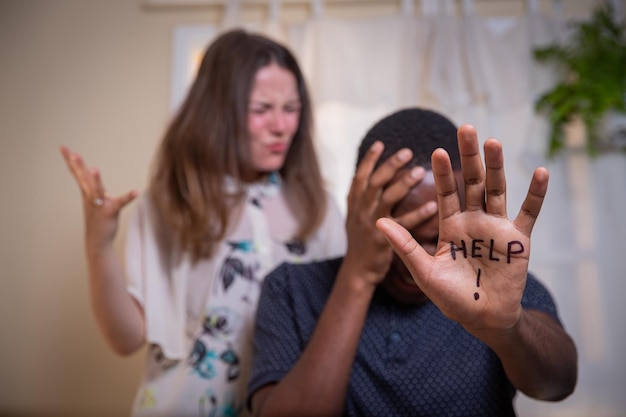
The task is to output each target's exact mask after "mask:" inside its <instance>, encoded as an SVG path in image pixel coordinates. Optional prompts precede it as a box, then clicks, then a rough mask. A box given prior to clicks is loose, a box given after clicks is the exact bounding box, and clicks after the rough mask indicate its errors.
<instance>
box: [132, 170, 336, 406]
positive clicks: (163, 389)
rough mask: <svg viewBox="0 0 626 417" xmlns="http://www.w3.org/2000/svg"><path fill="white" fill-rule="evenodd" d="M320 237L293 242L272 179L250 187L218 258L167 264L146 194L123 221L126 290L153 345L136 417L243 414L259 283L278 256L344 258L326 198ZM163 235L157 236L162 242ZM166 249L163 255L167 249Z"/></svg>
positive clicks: (274, 177)
mask: <svg viewBox="0 0 626 417" xmlns="http://www.w3.org/2000/svg"><path fill="white" fill-rule="evenodd" d="M326 198H327V199H328V210H327V215H326V218H325V219H324V222H323V224H322V225H321V227H320V228H319V229H318V231H317V233H316V234H315V235H314V236H312V237H311V238H310V239H309V240H307V241H306V242H299V241H294V240H293V239H292V238H291V237H292V236H293V234H294V232H295V230H296V227H297V224H296V221H295V219H294V216H293V215H292V214H291V213H290V211H289V209H288V208H287V204H286V201H285V198H284V195H283V193H282V191H281V186H280V179H279V177H278V175H276V174H274V175H271V176H270V177H269V179H268V181H267V182H264V183H259V184H254V185H252V186H250V187H249V188H248V189H247V200H246V204H245V209H244V210H243V212H242V216H241V218H240V220H239V223H238V224H237V225H236V227H234V228H232V231H231V232H230V233H229V234H228V236H227V238H226V239H225V240H224V241H223V242H222V243H221V244H220V245H219V248H218V250H217V251H216V254H215V256H213V257H212V258H211V259H208V260H203V261H200V262H198V263H196V264H194V265H192V264H191V262H189V261H188V260H186V259H185V260H183V261H182V262H178V263H174V262H169V261H168V259H169V257H168V256H166V255H167V249H166V246H167V242H161V241H159V239H157V233H156V231H155V230H154V226H153V224H154V223H152V221H153V219H154V216H153V215H152V214H151V210H152V209H151V207H150V202H149V200H148V198H146V197H145V196H142V198H141V199H140V201H139V204H138V208H137V210H136V211H135V214H134V216H133V217H132V218H131V221H130V223H129V227H128V239H127V245H126V269H127V273H128V277H129V286H128V289H129V292H130V293H131V294H132V295H133V296H134V297H135V298H136V299H137V301H138V302H139V303H140V304H141V305H142V306H143V308H144V313H145V317H146V326H147V339H148V342H149V343H150V350H149V352H148V357H147V365H146V372H145V375H144V378H143V380H142V383H141V386H140V388H139V391H138V393H137V397H136V400H135V403H134V405H133V412H132V415H133V416H135V417H139V416H177V417H187V416H194V417H195V416H202V417H209V416H210V417H218V416H244V415H246V411H245V400H246V385H247V382H248V369H249V367H250V356H251V353H252V327H253V325H254V315H255V313H256V307H257V301H258V297H259V292H260V286H261V282H262V281H263V278H264V277H265V275H266V274H267V273H268V272H269V271H271V270H272V269H273V268H274V267H276V266H278V265H279V264H280V263H282V262H285V261H286V262H306V261H312V260H319V259H324V258H331V257H335V256H340V255H343V254H344V252H345V247H346V239H345V231H344V221H343V218H342V216H341V214H340V212H339V209H338V208H337V205H336V203H335V202H334V201H333V199H332V198H331V197H330V195H327V196H326ZM161 240H162V239H161ZM164 254H165V255H164Z"/></svg>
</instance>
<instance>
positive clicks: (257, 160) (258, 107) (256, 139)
mask: <svg viewBox="0 0 626 417" xmlns="http://www.w3.org/2000/svg"><path fill="white" fill-rule="evenodd" d="M301 107H302V105H301V103H300V95H299V93H298V84H297V82H296V77H295V76H294V75H293V73H291V72H290V71H289V70H287V69H285V68H282V67H280V66H279V65H278V64H275V63H271V64H269V65H267V66H265V67H262V68H261V69H259V70H258V71H257V73H256V75H255V77H254V84H253V86H252V91H251V94H250V101H249V103H248V133H249V136H250V159H251V162H252V170H253V171H254V172H255V173H256V174H258V175H257V176H260V175H262V174H264V173H267V172H272V171H277V170H279V169H280V168H282V166H283V164H284V162H285V156H286V155H287V152H288V151H289V146H290V145H291V140H292V139H293V136H294V134H295V133H296V131H297V130H298V122H299V120H300V109H301Z"/></svg>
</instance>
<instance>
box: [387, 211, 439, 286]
mask: <svg viewBox="0 0 626 417" xmlns="http://www.w3.org/2000/svg"><path fill="white" fill-rule="evenodd" d="M376 227H377V228H378V230H380V231H381V232H382V233H383V235H384V236H385V238H386V239H387V241H388V242H389V244H390V245H391V247H392V249H393V250H394V252H395V253H396V254H397V255H398V256H399V257H400V259H401V260H402V262H403V263H404V264H405V265H406V267H407V268H408V270H409V272H410V273H411V275H412V276H413V279H415V280H416V281H417V282H418V284H419V281H418V280H419V278H420V277H422V276H425V275H426V271H427V269H428V268H429V267H430V255H428V253H427V252H426V251H425V250H424V249H423V248H422V247H421V246H420V245H419V244H418V243H417V242H416V241H415V239H413V237H412V236H411V234H410V233H409V232H408V231H407V230H406V229H405V228H404V227H402V226H401V225H399V224H398V223H396V222H395V221H393V220H392V219H388V218H384V217H383V218H380V219H378V220H377V221H376Z"/></svg>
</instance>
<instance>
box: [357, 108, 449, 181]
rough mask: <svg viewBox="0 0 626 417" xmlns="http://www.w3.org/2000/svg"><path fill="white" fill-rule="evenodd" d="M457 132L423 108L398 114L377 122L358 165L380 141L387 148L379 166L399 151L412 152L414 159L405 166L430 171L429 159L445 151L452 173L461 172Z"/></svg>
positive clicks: (362, 146)
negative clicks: (403, 149)
mask: <svg viewBox="0 0 626 417" xmlns="http://www.w3.org/2000/svg"><path fill="white" fill-rule="evenodd" d="M456 132H457V128H456V126H455V125H454V124H453V123H452V122H451V121H450V120H449V119H448V118H446V117H445V116H443V115H441V114H439V113H437V112H435V111H432V110H426V109H421V108H407V109H403V110H399V111H397V112H395V113H392V114H390V115H389V116H386V117H384V118H383V119H381V120H380V121H378V122H377V123H376V124H375V125H374V126H372V127H371V128H370V130H369V131H368V132H367V133H366V134H365V137H364V138H363V140H362V141H361V145H360V146H359V154H358V156H357V165H358V164H359V163H360V162H361V160H362V159H363V157H364V156H365V153H366V152H367V151H368V149H369V148H370V147H371V146H372V144H373V143H374V142H375V141H377V140H379V141H381V142H383V143H384V144H385V150H384V151H383V154H382V155H381V157H380V158H379V160H378V165H380V164H381V163H382V162H383V161H385V160H386V159H387V158H389V157H390V156H391V155H393V154H394V153H396V152H397V151H399V150H400V149H402V148H409V149H411V150H412V151H413V159H412V160H411V161H410V162H409V163H408V164H407V165H406V166H407V167H413V166H417V165H419V166H422V167H424V168H425V169H427V170H430V169H431V163H430V156H431V155H432V153H433V151H434V150H435V149H437V148H443V149H445V150H446V151H447V152H448V154H449V155H450V162H451V163H452V169H453V170H455V171H456V170H460V169H461V157H460V154H459V148H458V143H457V135H456Z"/></svg>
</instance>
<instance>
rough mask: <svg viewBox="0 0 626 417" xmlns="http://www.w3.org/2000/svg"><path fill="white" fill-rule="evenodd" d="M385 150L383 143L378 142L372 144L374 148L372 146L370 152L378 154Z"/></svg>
mask: <svg viewBox="0 0 626 417" xmlns="http://www.w3.org/2000/svg"><path fill="white" fill-rule="evenodd" d="M382 148H383V143H382V142H380V141H378V140H377V141H376V142H374V143H373V144H372V146H370V151H371V152H378V151H380V150H381V149H382Z"/></svg>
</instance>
